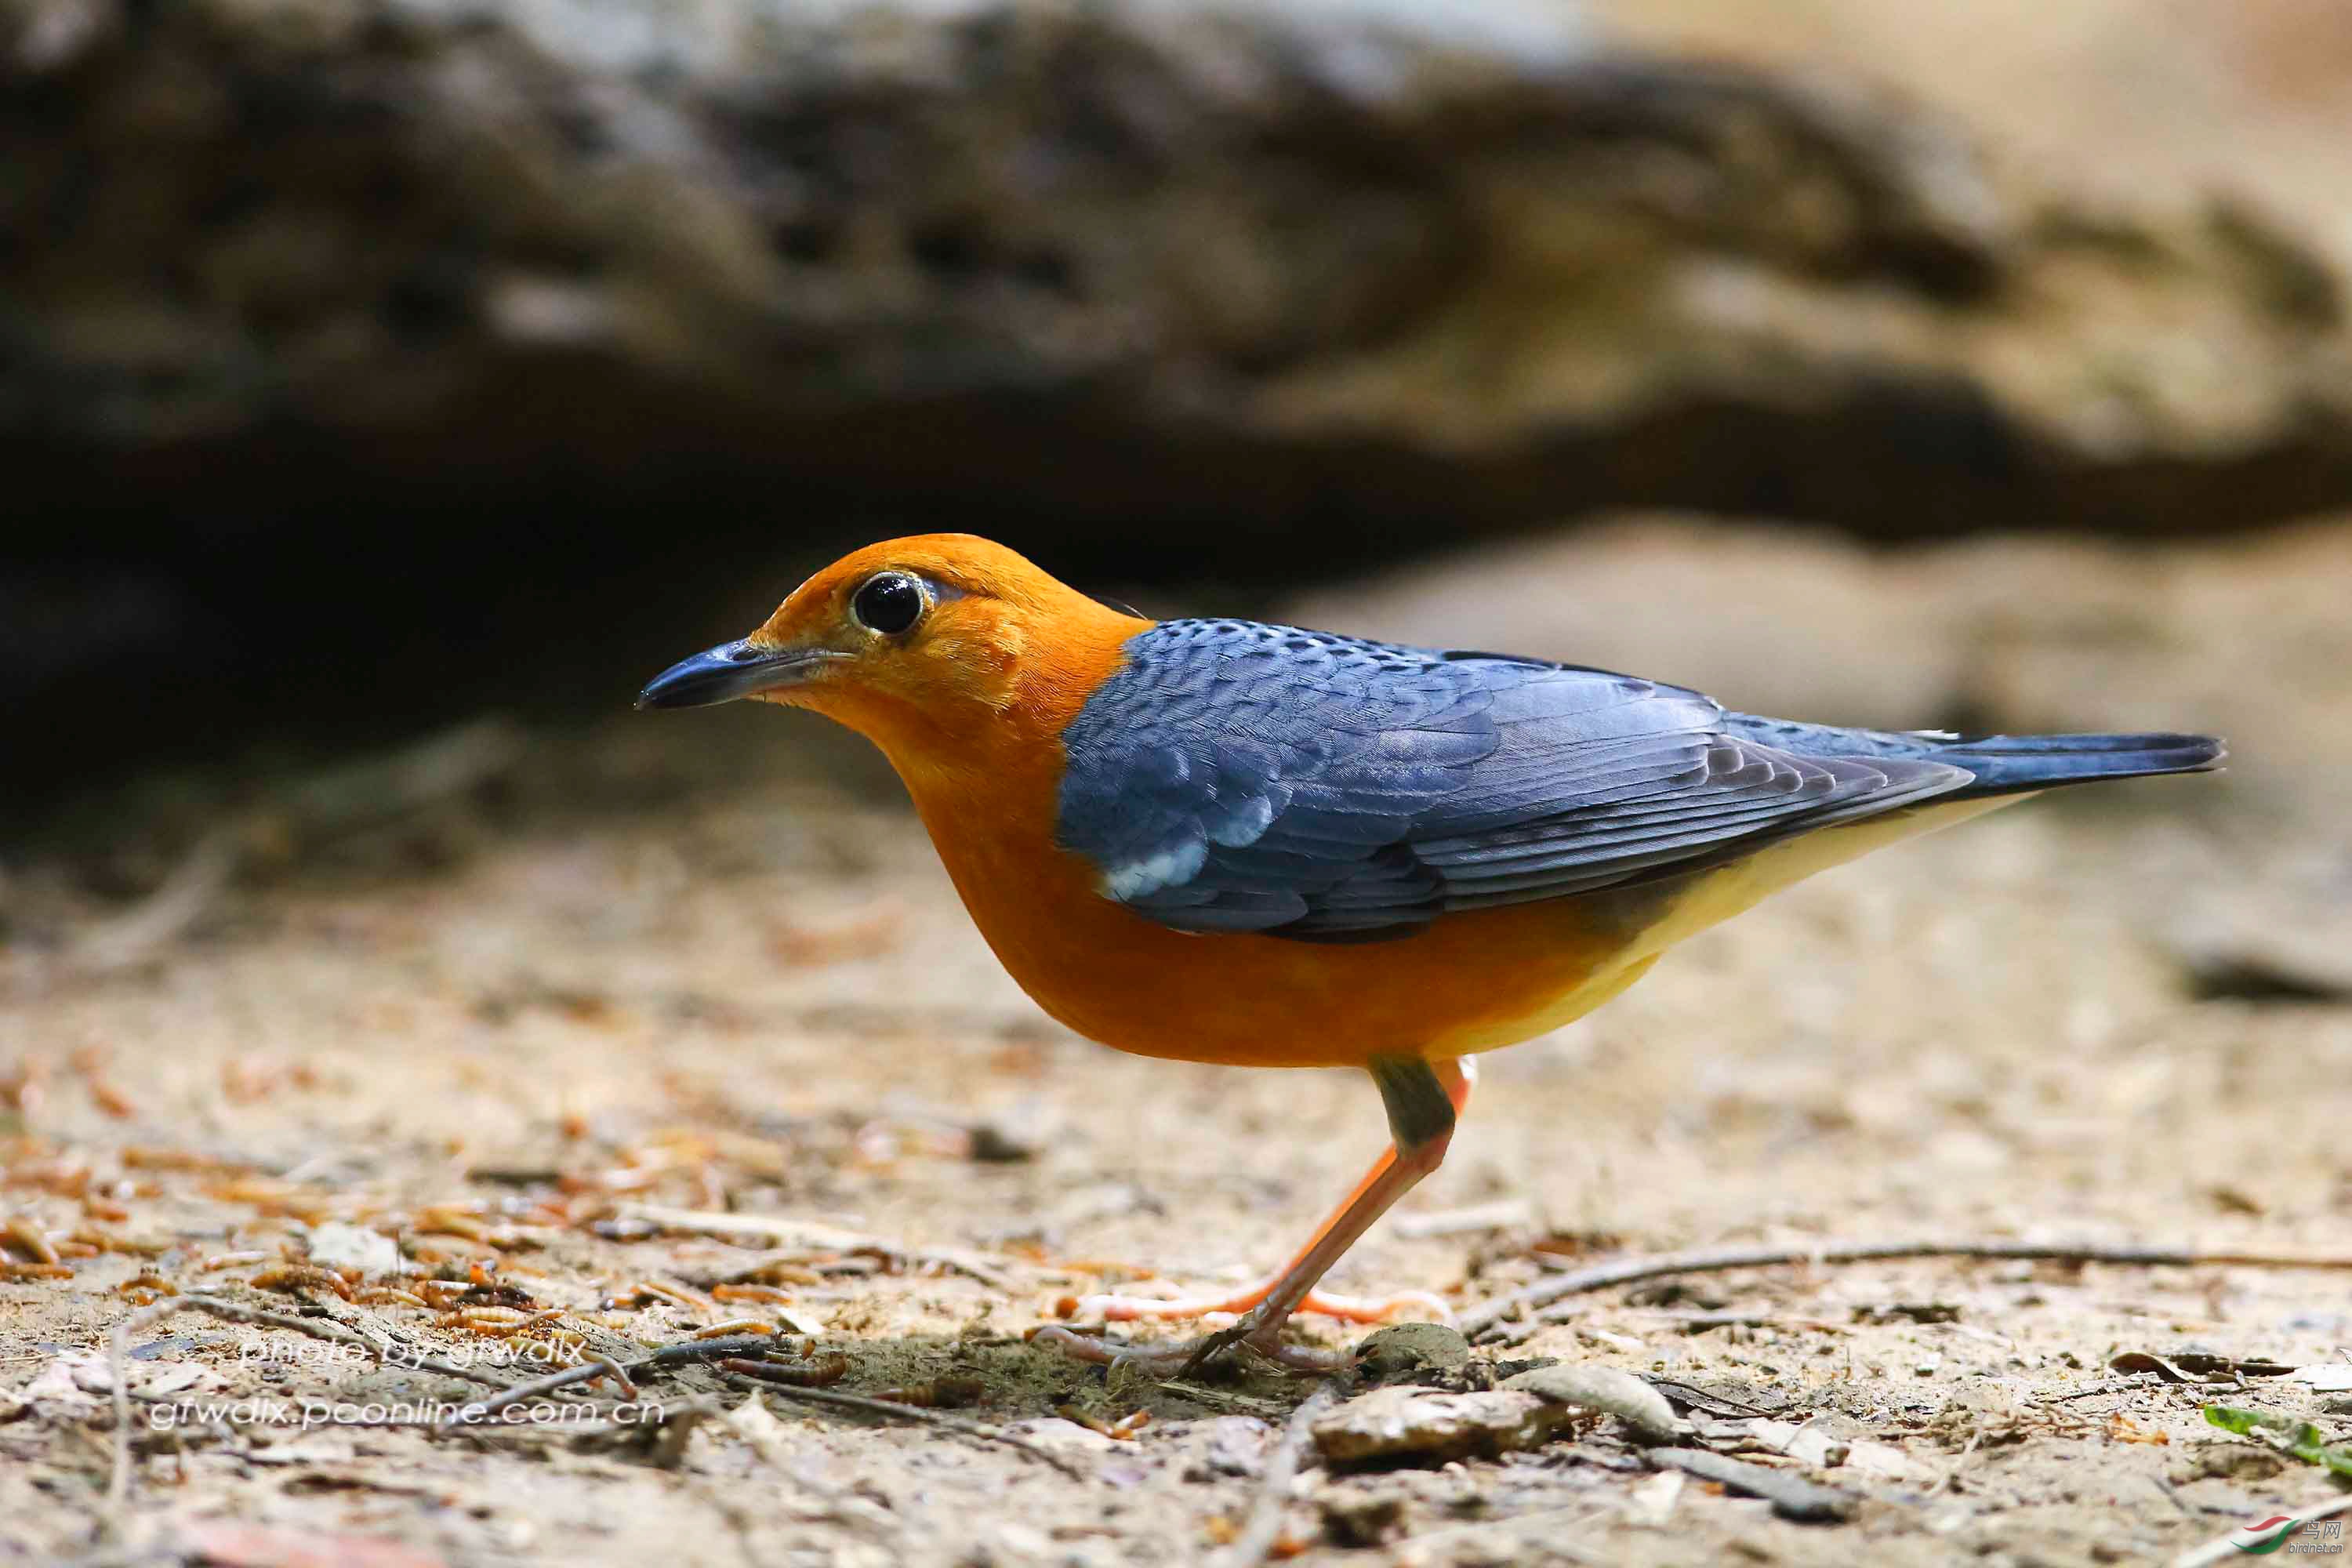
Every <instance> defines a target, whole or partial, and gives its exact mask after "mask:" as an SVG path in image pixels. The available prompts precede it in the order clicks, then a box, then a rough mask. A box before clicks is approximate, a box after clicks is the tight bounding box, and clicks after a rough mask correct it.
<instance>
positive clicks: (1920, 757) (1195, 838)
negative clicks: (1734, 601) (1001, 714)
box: [1058, 620, 1974, 941]
mask: <svg viewBox="0 0 2352 1568" xmlns="http://www.w3.org/2000/svg"><path fill="white" fill-rule="evenodd" d="M1127 654H1128V658H1127V663H1126V664H1125V666H1124V667H1123V668H1121V669H1120V670H1119V671H1118V673H1116V674H1115V675H1113V676H1112V677H1111V678H1110V679H1108V680H1107V681H1106V682H1104V684H1103V685H1102V687H1101V688H1100V689H1098V690H1097V692H1096V693H1095V694H1094V696H1093V697H1092V698H1091V699H1090V700H1088V701H1087V704H1086V706H1085V707H1084V709H1083V710H1081V711H1080V712H1079V714H1078V716H1077V718H1076V720H1075V721H1072V723H1071V724H1070V726H1069V728H1068V729H1067V730H1066V731H1065V733H1064V736H1063V740H1064V743H1065V746H1066V750H1067V752H1068V764H1067V771H1066V773H1065V775H1064V780H1063V784H1062V789H1061V798H1060V803H1059V806H1060V812H1059V823H1058V828H1059V834H1058V836H1059V838H1060V841H1061V843H1062V844H1063V846H1064V847H1067V848H1070V849H1074V850H1076V851H1077V852H1078V853H1080V854H1082V855H1084V856H1086V857H1087V858H1088V859H1089V860H1090V861H1092V862H1093V864H1094V865H1095V867H1096V868H1097V870H1098V872H1099V873H1100V877H1101V882H1100V886H1101V888H1102V890H1103V892H1104V894H1105V895H1106V896H1107V897H1109V898H1112V899H1115V900H1118V901H1119V902H1121V903H1123V904H1126V905H1127V906H1129V908H1131V909H1134V910H1138V911H1139V912H1141V913H1143V914H1146V915H1149V916H1150V917H1151V918H1152V919H1154V920H1157V921H1160V922H1162V923H1163V924H1166V925H1170V926H1172V927H1175V928H1177V929H1179V930H1183V931H1202V932H1265V933H1270V934H1274V935H1280V936H1286V937H1297V938H1305V939H1312V940H1320V941H1344V940H1356V941H1360V940H1366V939H1375V938H1380V937H1385V936H1402V935H1406V934H1409V933H1411V932H1412V931H1417V930H1419V929H1421V928H1423V927H1424V926H1426V925H1427V924H1429V923H1430V921H1433V920H1435V919H1437V918H1438V917H1440V916H1441V915H1443V914H1444V913H1446V912H1448V911H1451V910H1469V909H1479V908H1486V907H1490V906H1494V905H1498V904H1510V903H1520V902H1528V901H1532V900H1543V899H1555V898H1564V897H1570V896H1573V895H1576V894H1580V893H1586V892H1591V891H1594V890H1596V889H1602V888H1610V887H1617V886H1622V885H1625V884H1627V883H1631V882H1635V881H1640V880H1643V879H1652V878H1656V877H1662V876H1671V875H1676V874H1680V873H1682V872H1685V871H1688V870H1692V869H1696V868H1698V867H1700V866H1703V865H1706V864H1710V863H1714V862H1717V861H1720V860H1724V859H1728V858H1736V857H1738V856H1739V855H1742V854H1745V853H1748V851H1750V850H1751V849H1753V848H1754V847H1757V846H1758V845H1759V844H1760V843H1762V842H1765V841H1768V840H1770V839H1774V838H1779V837H1786V836H1787V835H1789V834H1790V833H1793V832H1798V831H1804V830H1810V829H1811V828H1814V827H1818V826H1827V825H1829V824H1832V823H1835V822H1842V821H1847V820H1851V819H1853V818H1854V817H1857V816H1867V815H1874V814H1876V813H1879V812H1883V811H1888V810H1893V809H1895V808H1897V807H1900V806H1904V805H1912V804H1915V803H1916V802H1918V801H1921V800H1925V799H1927V798H1930V797H1932V796H1936V795H1945V794H1948V793H1950V792H1953V791H1957V790H1960V789H1964V788H1966V787H1967V786H1968V785H1969V784H1971V783H1972V782H1974V775H1973V774H1972V773H1970V772H1969V770H1968V769H1967V768H1966V767H1964V766H1960V765H1955V763H1951V762H1946V761H1939V760H1937V759H1936V758H1935V756H1934V755H1933V753H1934V752H1936V751H1937V750H1938V749H1939V747H1938V745H1937V742H1935V741H1933V740H1931V739H1927V738H1924V737H1914V736H1901V735H1890V734H1885V733H1881V732H1877V731H1829V730H1822V729H1819V728H1818V727H1811V726H1790V727H1789V729H1790V731H1791V733H1789V734H1781V733H1778V732H1771V733H1768V732H1767V731H1768V728H1769V726H1771V725H1773V724H1774V723H1775V722H1776V721H1765V720H1751V719H1748V718H1747V717H1745V716H1743V715H1738V714H1730V713H1727V712H1726V711H1725V710H1724V709H1723V708H1722V707H1721V706H1720V705H1719V704H1717V703H1716V702H1715V701H1713V700H1710V699H1708V698H1706V697H1704V696H1701V695H1700V694H1699V693H1697V692H1696V691H1690V690H1686V689H1683V688H1681V687H1675V686H1666V685H1662V684H1660V683H1658V682H1656V681H1650V680H1643V679H1636V678H1634V677H1632V676H1624V675H1613V674H1611V673H1609V672H1607V671H1604V670H1594V669H1585V668H1576V667H1573V666H1563V665H1557V664H1549V663H1545V662H1543V661H1540V660H1535V659H1523V658H1509V657H1507V656H1503V655H1496V654H1483V653H1449V652H1442V651H1437V650H1433V649H1429V648H1414V647H1396V646H1394V645H1391V644H1386V643H1376V642H1368V641H1364V640H1361V639H1359V638H1354V637H1334V636H1331V635H1328V634H1327V633H1321V632H1310V631H1303V630H1300V629H1298V628H1297V627H1293V626H1266V625H1262V624H1258V623H1255V622H1247V621H1203V620H1180V621H1167V622H1163V623H1161V624H1160V625H1159V626H1154V627H1152V628H1151V629H1150V630H1149V631H1147V632H1144V633H1142V634H1141V635H1139V636H1138V637H1135V638H1134V639H1133V640H1132V641H1131V642H1130V643H1129V645H1128V648H1127ZM1795 731H1802V732H1801V733H1796V732H1795ZM1840 736H1843V737H1847V738H1849V739H1850V740H1851V741H1852V742H1853V743H1852V744H1850V745H1840V744H1838V743H1837V742H1836V741H1835V739H1834V738H1835V737H1840Z"/></svg>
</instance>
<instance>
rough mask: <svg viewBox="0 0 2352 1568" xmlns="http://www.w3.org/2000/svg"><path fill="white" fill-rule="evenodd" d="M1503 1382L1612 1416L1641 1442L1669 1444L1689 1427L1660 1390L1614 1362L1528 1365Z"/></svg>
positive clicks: (1523, 1391)
mask: <svg viewBox="0 0 2352 1568" xmlns="http://www.w3.org/2000/svg"><path fill="white" fill-rule="evenodd" d="M1503 1387H1504V1388H1506V1389H1507V1390H1510V1391H1512V1392H1514V1393H1520V1394H1534V1395H1535V1396H1536V1397H1537V1398H1538V1399H1540V1400H1542V1401H1543V1402H1544V1403H1545V1404H1547V1405H1566V1406H1569V1407H1570V1408H1574V1409H1580V1410H1597V1411H1600V1412H1601V1413H1602V1414H1604V1415H1614V1416H1616V1417H1617V1418H1618V1419H1619V1420H1620V1421H1622V1422H1623V1423H1625V1425H1626V1426H1627V1427H1629V1428H1631V1429H1632V1431H1633V1435H1634V1436H1637V1437H1639V1438H1640V1439H1641V1440H1642V1441H1643V1442H1645V1443H1671V1442H1674V1441H1675V1439H1676V1438H1677V1437H1680V1436H1684V1435H1685V1434H1686V1433H1687V1432H1688V1431H1689V1427H1688V1426H1687V1425H1686V1424H1685V1423H1684V1422H1682V1421H1679V1420H1677V1419H1676V1418H1675V1409H1674V1406H1673V1405H1668V1404H1667V1403H1666V1396H1665V1395H1664V1394H1660V1393H1659V1392H1658V1391H1657V1390H1656V1389H1654V1388H1653V1387H1651V1386H1650V1385H1649V1384H1646V1383H1644V1382H1643V1381H1642V1380H1641V1379H1640V1378H1638V1377H1635V1376H1634V1375H1633V1373H1630V1372H1626V1371H1624V1370H1623V1369H1622V1368H1620V1367H1613V1366H1597V1365H1596V1366H1539V1367H1534V1368H1531V1369H1529V1370H1528V1371H1527V1372H1523V1373H1519V1374H1518V1375H1517V1376H1516V1377H1511V1378H1507V1379H1505V1380H1504V1383H1503Z"/></svg>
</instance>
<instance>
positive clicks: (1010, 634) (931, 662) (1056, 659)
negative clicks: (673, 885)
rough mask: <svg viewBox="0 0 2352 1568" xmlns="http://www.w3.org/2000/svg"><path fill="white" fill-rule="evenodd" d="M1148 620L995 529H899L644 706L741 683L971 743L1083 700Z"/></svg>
mask: <svg viewBox="0 0 2352 1568" xmlns="http://www.w3.org/2000/svg"><path fill="white" fill-rule="evenodd" d="M1149 624H1150V623H1149V622H1146V621H1141V620H1139V619H1137V618H1135V617H1134V616H1127V615H1123V614H1121V613H1119V612H1118V611H1117V610H1115V609H1112V608H1110V607H1109V606H1108V605H1103V604H1101V603H1099V602H1097V601H1096V600H1094V599H1090V598H1088V597H1087V595H1084V594H1081V593H1078V592H1077V591H1076V590H1075V589H1073V588H1070V587H1067V586H1066V585H1065V584H1062V583H1059V582H1057V581H1055V579H1054V578H1053V577H1051V576H1049V575H1047V574H1045V573H1044V572H1042V571H1040V570H1039V569H1038V568H1037V567H1035V566H1034V565H1032V564H1031V563H1029V562H1028V561H1026V560H1024V558H1023V557H1021V556H1019V555H1017V554H1015V553H1013V552H1012V551H1010V550H1007V549H1005V548H1004V547H1003V545H1001V544H993V543H991V542H989V541H987V540H985V539H979V538H975V537H973V536H971V535H970V534H961V533H932V534H922V535H919V536H917V537H915V538H911V539H894V540H889V541H887V542H884V543H881V544H873V545H868V546H867V547H866V548H865V549H863V550H860V551H857V552H854V553H852V554H849V555H845V556H844V557H842V558H841V559H840V560H838V561H836V562H835V563H833V564H832V565H830V566H828V567H826V568H825V569H824V571H822V572H819V573H818V574H816V575H814V577H811V578H810V579H809V580H808V581H807V582H805V583H803V584H801V585H800V586H799V587H797V588H795V589H793V592H792V594H791V595H790V596H789V597H787V598H786V599H785V600H784V602H783V603H782V605H779V606H777V609H776V613H775V614H774V615H772V616H769V617H768V619H767V622H766V624H765V625H763V626H761V627H760V628H759V630H757V631H755V632H753V633H751V636H749V637H742V638H740V639H739V640H737V641H735V642H730V643H721V644H720V645H719V647H714V648H711V649H710V650H709V651H708V652H706V653H698V654H697V655H695V656H694V657H693V658H688V659H685V660H683V661H681V662H679V663H677V664H675V665H673V666H671V667H670V668H668V669H666V670H664V671H663V672H662V673H661V674H659V675H657V676H656V677H655V678H654V679H653V680H652V681H651V682H650V683H648V684H647V685H646V689H645V690H644V691H643V692H641V693H639V694H638V697H637V706H638V707H640V708H694V707H700V706H702V705H704V704H707V703H712V702H726V701H730V700H733V699H735V698H738V697H756V698H759V699H761V700H765V701H770V702H782V703H788V704H790V705H792V706H793V707H796V708H809V709H814V710H816V711H817V712H820V713H823V714H824V715H825V716H826V717H828V718H831V719H835V720H838V721H841V722H842V723H845V724H847V725H848V726H849V727H850V728H852V729H854V730H857V731H861V732H863V733H865V734H866V735H867V736H869V737H870V738H872V739H873V740H875V741H877V742H879V743H880V744H881V745H882V746H883V749H884V750H886V751H887V752H891V753H892V755H893V756H894V757H902V756H908V755H917V754H923V753H927V752H929V753H936V752H940V750H942V749H950V750H961V749H964V748H965V746H966V745H968V744H969V742H971V740H972V739H973V738H974V736H975V733H976V732H977V731H985V730H989V729H992V728H994V727H995V724H996V721H1002V720H1003V719H1004V718H1006V717H1008V716H1010V715H1013V714H1014V713H1015V712H1016V711H1018V710H1023V709H1024V708H1026V709H1034V708H1037V707H1040V706H1043V707H1045V708H1050V709H1058V708H1060V707H1062V706H1063V704H1062V703H1061V702H1059V701H1056V700H1055V699H1056V698H1057V697H1058V696H1064V695H1069V694H1072V693H1074V694H1075V698H1076V700H1077V701H1083V700H1085V695H1086V692H1087V690H1091V689H1092V685H1093V683H1094V681H1095V680H1097V679H1100V676H1101V674H1103V673H1106V672H1107V667H1106V666H1105V663H1104V661H1106V660H1108V661H1109V662H1111V663H1115V662H1116V659H1117V657H1118V655H1117V649H1118V646H1119V645H1120V644H1122V643H1124V642H1125V641H1126V640H1127V639H1128V638H1129V637H1133V636H1134V635H1135V634H1136V633H1137V632H1139V631H1140V630H1142V629H1143V628H1144V627H1145V626H1148V625H1149Z"/></svg>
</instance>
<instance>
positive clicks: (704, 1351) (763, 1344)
mask: <svg viewBox="0 0 2352 1568" xmlns="http://www.w3.org/2000/svg"><path fill="white" fill-rule="evenodd" d="M769 1344H770V1341H769V1338H768V1336H767V1335H765V1334H738V1335H734V1336H732V1337H730V1338H726V1339H716V1340H680V1341H678V1342H677V1343H675V1344H667V1345H664V1346H662V1348H661V1349H659V1350H657V1351H656V1352H653V1353H652V1354H651V1355H642V1356H639V1357H638V1358H637V1359H636V1360H635V1361H633V1362H629V1363H625V1364H624V1363H619V1362H615V1361H614V1360H613V1359H612V1358H611V1357H610V1356H590V1357H588V1358H586V1359H584V1360H583V1361H581V1362H579V1363H575V1364H573V1365H572V1366H567V1367H565V1368H563V1369H562V1371H560V1372H551V1373H548V1374H547V1375H546V1376H545V1377H541V1378H534V1379H532V1380H531V1381H530V1382H529V1383H518V1384H514V1385H513V1386H511V1387H508V1388H502V1389H500V1390H499V1393H498V1394H495V1395H493V1396H492V1397H490V1398H488V1399H481V1400H477V1401H475V1402H474V1403H473V1404H471V1405H465V1406H463V1407H462V1408H460V1409H458V1410H457V1411H455V1412H453V1413H452V1414H450V1415H448V1416H446V1418H444V1419H443V1420H442V1421H440V1422H438V1423H437V1424H436V1425H437V1426H439V1428H440V1429H441V1430H442V1431H444V1432H456V1431H459V1430H462V1429H463V1428H465V1427H467V1426H475V1425H477V1424H478V1423H480V1422H483V1421H486V1420H488V1418H489V1417H491V1416H493V1415H497V1414H498V1413H499V1411H501V1410H507V1409H510V1408H512V1407H513V1406H515V1405H520V1404H521V1403H523V1401H525V1400H527V1399H537V1398H538V1397H539V1396H540V1395H541V1394H552V1393H554V1392H555V1391H556V1390H557V1389H559V1388H569V1387H571V1386H572V1384H575V1383H588V1382H592V1381H593V1380H594V1379H596V1378H599V1377H603V1376H604V1374H606V1373H619V1374H620V1375H621V1378H622V1380H623V1382H625V1383H629V1382H634V1381H635V1375H636V1373H640V1372H643V1371H645V1370H646V1369H647V1368H649V1367H655V1366H664V1365H669V1364H674V1363H678V1362H688V1361H702V1360H706V1359H709V1358H713V1357H726V1356H735V1355H740V1354H742V1353H743V1352H746V1351H752V1350H765V1349H767V1348H768V1346H769Z"/></svg>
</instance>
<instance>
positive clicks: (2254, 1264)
mask: <svg viewBox="0 0 2352 1568" xmlns="http://www.w3.org/2000/svg"><path fill="white" fill-rule="evenodd" d="M1888 1258H1992V1259H2001V1260H2006V1261H2024V1262H2053V1263H2115V1264H2123V1265H2126V1266H2132V1267H2138V1268H2208V1267H2214V1266H2229V1267H2234V1268H2352V1258H2344V1257H2322V1256H2309V1257H2298V1256H2292V1255H2290V1256H2284V1257H2278V1256H2270V1255H2266V1254H2263V1253H2252V1252H2200V1251H2198V1250H2196V1249H2194V1248H2184V1247H2104V1246H2100V1245H2098V1244H2096V1243H2094V1242H2034V1241H1832V1242H1823V1243H1822V1245H1820V1246H1818V1247H1723V1248H1718V1249H1713V1250H1703V1251H1698V1252H1669V1253H1665V1254H1663V1255H1661V1256H1658V1257H1655V1258H1619V1259H1618V1260H1617V1261H1615V1262H1613V1263H1601V1264H1596V1265H1594V1266H1593V1267H1592V1268H1576V1269H1570V1270H1569V1271H1568V1272H1566V1273H1563V1274H1555V1275H1553V1276H1552V1277H1551V1278H1550V1279H1538V1280H1537V1281H1536V1282H1535V1283H1534V1284H1532V1285H1529V1286H1527V1287H1525V1288H1524V1289H1517V1290H1514V1291H1512V1292H1511V1293H1510V1294H1509V1295H1507V1296H1504V1297H1500V1298H1498V1299H1497V1300H1493V1301H1489V1302H1487V1303H1486V1305H1485V1306H1483V1307H1479V1308H1475V1309H1474V1310H1471V1311H1468V1312H1465V1313H1464V1314H1463V1315H1462V1318H1461V1320H1460V1326H1461V1329H1462V1331H1463V1333H1465V1335H1467V1336H1469V1337H1470V1338H1471V1339H1474V1340H1475V1339H1477V1338H1479V1337H1481V1336H1482V1335H1484V1334H1486V1333H1487V1332H1489V1331H1492V1330H1493V1329H1494V1328H1495V1327H1496V1325H1497V1324H1499V1323H1501V1322H1502V1321H1504V1320H1505V1319H1507V1318H1509V1317H1511V1316H1513V1315H1514V1314H1516V1313H1518V1312H1521V1311H1525V1310H1528V1309H1530V1308H1542V1307H1548V1306H1549V1305H1550V1304H1551V1303H1552V1302H1554V1301H1557V1300H1559V1299H1560V1298H1561V1297H1563V1296H1577V1295H1583V1294H1586V1293H1588V1292H1591V1291H1594V1290H1606V1289H1609V1288H1610V1287H1612V1286H1615V1285H1631V1284H1633V1283H1636V1282H1637V1281H1640V1280H1643V1279H1664V1278H1665V1277H1666V1276H1668V1275H1673V1274H1720V1273H1722V1272H1724V1271H1726V1270H1727V1269H1733V1268H1780V1267H1782V1266H1785V1265H1789V1264H1817V1265H1818V1264H1829V1263H1868V1262H1874V1261H1878V1260H1882V1259H1888ZM1564 1315H1565V1314H1555V1313H1543V1314H1540V1315H1539V1316H1538V1320H1537V1321H1543V1322H1552V1321H1559V1318H1560V1317H1561V1316H1564Z"/></svg>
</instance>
